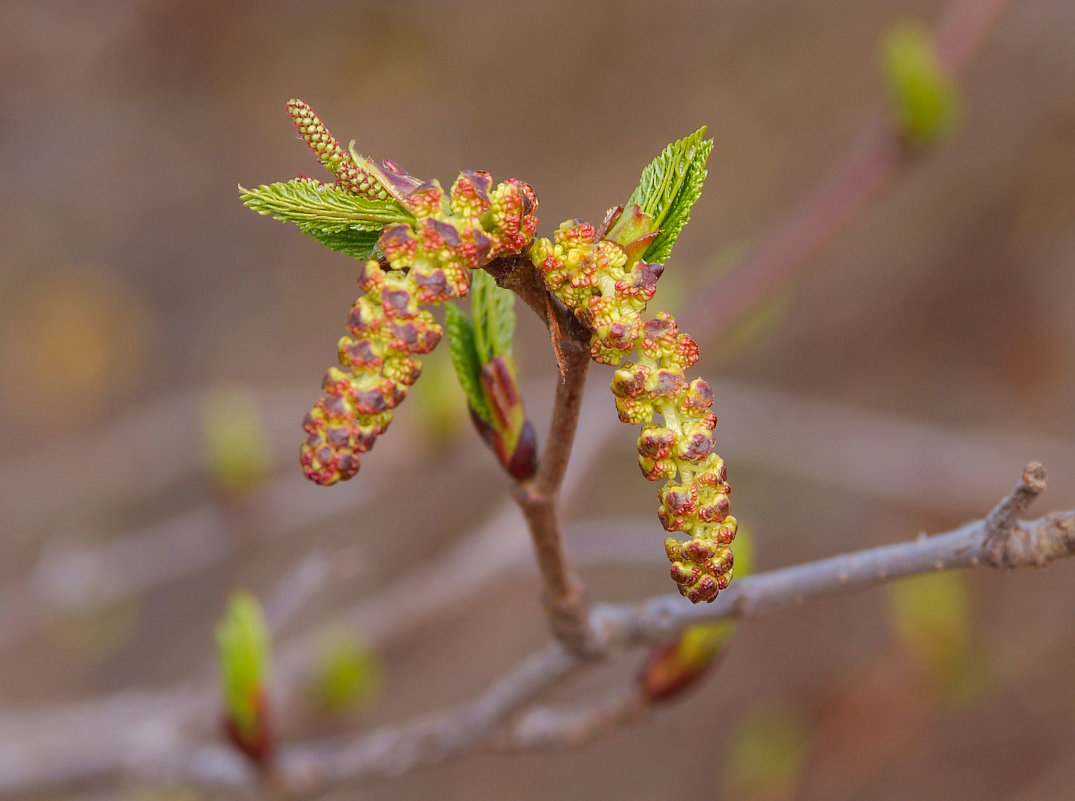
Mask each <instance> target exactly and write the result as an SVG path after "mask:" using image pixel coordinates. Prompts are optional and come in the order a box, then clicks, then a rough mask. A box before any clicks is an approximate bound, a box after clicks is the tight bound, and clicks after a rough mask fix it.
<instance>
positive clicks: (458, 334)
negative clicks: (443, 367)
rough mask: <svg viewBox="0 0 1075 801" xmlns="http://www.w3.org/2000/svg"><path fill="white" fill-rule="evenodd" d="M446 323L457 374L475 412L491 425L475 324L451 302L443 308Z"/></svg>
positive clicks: (490, 412)
mask: <svg viewBox="0 0 1075 801" xmlns="http://www.w3.org/2000/svg"><path fill="white" fill-rule="evenodd" d="M444 315H445V316H444V323H445V327H446V328H447V329H448V347H449V349H450V350H451V352H452V364H454V365H455V374H456V376H457V377H458V378H459V384H460V386H462V387H463V393H464V394H465V395H466V396H467V402H468V403H469V404H470V408H471V409H473V410H474V413H475V414H476V415H478V417H480V418H481V419H482V420H483V421H484V422H485V423H487V424H488V425H492V424H493V410H492V409H490V408H489V401H488V400H486V398H485V391H484V390H483V389H482V383H481V370H482V364H481V357H480V356H479V355H478V350H477V348H476V347H475V344H474V326H472V325H471V323H470V320H468V319H467V316H466V315H465V314H463V312H461V311H459V309H457V308H456V307H455V306H453V305H452V304H448V305H447V306H445V309H444Z"/></svg>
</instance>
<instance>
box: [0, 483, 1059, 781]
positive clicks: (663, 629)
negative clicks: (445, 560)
mask: <svg viewBox="0 0 1075 801" xmlns="http://www.w3.org/2000/svg"><path fill="white" fill-rule="evenodd" d="M1036 473H1037V471H1036V470H1034V469H1033V465H1032V466H1030V468H1028V470H1027V474H1028V475H1031V476H1034V475H1036ZM1033 482H1034V479H1033V478H1032V479H1031V481H1025V480H1024V481H1020V483H1019V485H1018V486H1017V487H1016V489H1015V491H1014V492H1013V493H1012V494H1011V495H1009V496H1008V498H1006V499H1005V500H1003V501H1002V502H1001V504H999V506H998V508H1000V507H1005V506H1006V505H1008V504H1011V503H1021V501H1020V500H1018V499H1019V498H1022V497H1024V496H1025V495H1026V487H1027V486H1028V485H1030V484H1031V483H1033ZM1002 530H1003V531H1006V532H1008V533H1009V534H1012V535H1017V536H1016V537H1014V538H1013V539H1010V540H1009V541H1010V543H1011V544H1010V546H1009V547H1008V548H1006V550H1005V552H1004V559H1003V561H1002V562H1001V563H1000V565H1002V566H1004V567H1019V566H1025V565H1031V566H1041V565H1044V564H1047V563H1049V562H1051V561H1054V560H1056V559H1062V558H1066V557H1070V556H1073V555H1075V511H1065V512H1057V513H1052V514H1049V515H1047V516H1045V517H1044V518H1042V519H1040V520H1037V521H1031V522H1022V523H1021V522H1019V521H1018V520H1013V521H1011V522H1010V524H1005V527H1004V528H1003V529H1002ZM1020 532H1021V533H1020ZM994 533H995V529H992V528H991V525H990V523H989V520H988V518H987V519H982V520H977V521H974V522H973V523H968V524H966V525H964V526H961V527H960V528H958V529H955V530H954V531H949V532H947V533H944V534H939V535H936V536H933V537H919V538H917V539H915V540H912V541H910V542H903V543H897V544H895V545H886V546H882V547H879V548H872V549H868V550H864V551H859V552H856V553H851V554H844V555H842V556H836V557H832V558H828V559H821V560H818V561H815V562H808V563H805V564H801V565H797V566H794V567H789V568H784V569H781V570H774V571H770V572H767V573H760V574H758V575H755V576H750V577H747V578H743V579H738V580H737V581H736V582H735V583H734V584H732V586H731V587H729V588H728V589H727V590H726V591H725V592H723V593H721V595H720V597H719V598H717V600H716V601H715V602H714V603H713V604H710V605H698V606H691V605H689V604H686V603H684V602H683V599H682V598H680V597H679V596H678V595H666V596H661V597H659V598H654V599H651V600H649V601H646V602H644V603H642V604H639V605H633V604H624V605H611V604H609V605H602V606H597V607H595V608H594V609H593V610H592V611H591V612H590V616H589V617H590V623H591V626H592V630H593V632H594V636H593V639H592V648H593V651H592V652H591V653H595V654H599V655H611V654H613V653H614V652H616V651H617V650H618V649H621V648H623V647H625V646H631V645H648V644H654V643H658V642H663V641H666V640H667V638H668V637H670V636H672V635H674V634H676V633H678V632H680V631H683V630H684V629H686V628H688V627H690V626H692V625H695V624H698V623H707V622H714V621H717V620H722V619H727V618H738V619H746V618H755V617H760V616H762V615H767V614H770V613H772V612H775V611H778V610H780V609H784V608H787V607H789V606H793V605H797V604H801V603H805V602H806V601H809V600H813V599H817V598H822V597H825V596H830V595H836V594H841V593H846V592H849V591H851V590H854V589H862V588H865V587H869V586H875V585H878V584H883V583H886V582H888V581H892V580H895V579H898V578H900V577H903V576H910V575H914V574H918V573H928V572H933V571H936V570H950V569H956V568H964V567H973V566H998V563H997V562H994V561H992V560H991V559H990V558H989V555H988V553H987V550H986V542H987V540H988V539H989V538H990V536H991V535H993V534H994ZM592 664H593V660H592V659H591V658H587V657H586V656H584V655H581V654H577V653H573V652H571V651H569V650H568V649H566V648H565V647H564V646H563V645H562V644H560V643H551V644H550V645H548V646H546V647H545V648H544V649H543V650H541V651H539V652H538V653H536V654H534V655H533V656H531V657H530V658H529V659H527V660H526V661H524V662H523V663H522V664H520V665H519V666H518V667H516V668H514V669H512V670H510V671H508V672H507V673H505V674H504V675H503V676H502V677H501V678H499V679H498V680H496V681H494V682H493V684H492V685H491V686H490V687H489V689H488V690H486V691H485V692H484V693H482V694H481V695H479V696H478V697H477V698H475V699H474V700H473V701H471V702H469V703H466V704H463V705H462V706H460V707H457V708H456V709H454V710H449V711H445V712H441V713H438V714H434V715H430V716H428V717H424V718H421V719H418V720H415V721H412V722H410V723H406V724H403V725H400V726H393V727H389V728H384V729H379V730H377V731H374V732H369V733H366V734H363V735H360V736H357V737H353V738H348V739H345V740H340V741H332V742H322V743H316V744H307V745H293V746H288V747H285V748H284V749H282V751H281V753H280V758H279V760H278V762H277V764H276V766H275V774H274V777H273V779H274V782H275V783H276V784H277V785H279V786H280V787H284V788H286V789H288V790H289V791H291V792H306V791H311V792H312V791H315V790H316V791H322V790H325V789H327V788H328V787H331V786H333V785H338V784H342V783H345V782H356V781H360V780H365V779H370V778H373V777H377V776H387V775H398V774H399V773H402V772H404V771H407V770H411V769H414V768H417V767H420V766H423V765H429V764H433V763H435V762H438V761H440V760H443V759H445V758H447V757H449V756H451V755H453V754H459V753H462V752H465V751H468V750H471V749H474V748H477V747H479V746H481V745H483V744H484V743H486V742H489V741H490V740H493V741H496V740H497V736H498V732H499V731H501V730H502V729H501V726H502V724H505V723H508V722H509V721H510V719H511V718H512V716H513V715H515V714H516V713H518V712H521V711H523V710H525V709H526V708H527V706H528V705H529V704H530V703H531V702H532V701H533V700H534V699H535V698H536V697H537V696H538V695H540V694H541V693H543V692H544V691H546V690H548V689H550V688H552V687H554V686H557V685H560V684H562V683H563V682H565V681H566V680H567V679H569V678H571V677H572V676H574V675H576V674H578V673H579V672H580V671H582V670H583V669H585V668H586V667H587V666H589V665H592ZM153 698H156V697H155V696H154V697H153ZM630 698H631V695H630V693H629V692H628V693H626V694H620V695H618V696H617V695H616V694H613V695H612V696H609V697H608V698H603V699H600V700H599V701H598V702H597V703H596V704H594V705H592V707H593V708H591V709H588V710H587V709H586V708H585V704H583V705H579V706H578V707H577V708H576V710H575V711H574V712H573V713H566V712H564V711H562V710H561V711H553V712H548V713H536V714H537V717H532V716H531V717H528V716H526V715H524V716H523V717H521V718H519V721H520V722H521V723H520V725H518V726H515V727H509V729H508V733H507V735H506V736H507V740H506V742H507V743H508V745H510V744H511V743H512V742H513V740H514V741H515V742H516V743H517V744H518V745H522V744H523V740H525V739H527V738H529V739H530V740H531V741H532V746H533V747H537V746H540V745H549V744H554V743H556V742H557V741H558V740H559V741H560V742H564V741H566V740H567V739H570V738H574V740H573V741H581V740H583V739H586V738H588V737H592V736H595V735H597V734H599V733H600V732H603V731H606V730H608V728H609V726H611V725H613V724H615V723H617V722H623V721H626V720H629V719H630V718H631V717H632V715H631V712H632V711H637V710H638V709H639V708H638V707H637V706H633V705H632V704H631V703H630V702H629V701H630ZM146 700H147V702H148V701H150V700H152V698H150V697H147V699H146ZM181 701H182V695H180V694H177V693H175V692H173V693H170V694H167V695H164V696H161V697H160V698H159V699H158V700H157V701H154V703H155V704H156V706H152V707H150V708H143V709H141V710H139V709H137V704H138V703H139V697H138V696H137V695H136V694H133V693H128V694H125V695H124V697H123V698H122V699H121V703H122V707H123V708H122V710H121V709H118V708H117V709H116V710H115V712H113V713H109V714H102V712H101V711H100V710H97V709H95V708H94V707H93V705H92V704H82V705H80V706H79V710H78V716H79V719H81V720H82V723H81V724H80V726H81V727H84V728H83V730H82V734H81V737H82V740H80V742H81V744H82V747H83V748H85V747H87V746H88V750H84V751H78V750H77V749H74V748H71V739H70V736H71V735H70V732H69V731H68V730H69V729H70V728H71V727H72V726H74V725H75V724H73V722H72V719H71V717H70V715H69V714H65V713H63V712H57V711H53V712H46V713H34V714H32V715H30V716H17V715H10V714H9V715H0V764H4V765H11V766H17V770H9V771H6V772H0V797H11V796H21V795H25V794H27V793H28V792H30V791H41V790H42V789H48V788H55V787H60V786H65V785H70V784H71V783H72V782H85V781H89V780H100V779H103V778H106V777H109V776H114V775H116V774H123V775H126V776H129V777H133V778H137V779H140V780H143V781H156V782H160V781H168V782H182V783H185V784H189V785H195V786H211V787H219V788H226V787H230V788H233V789H244V790H249V789H250V788H251V787H252V786H254V783H255V782H256V777H255V776H254V773H253V771H252V770H251V769H250V768H249V766H248V765H247V764H246V762H245V761H244V760H243V759H242V758H241V757H240V756H239V755H238V754H236V753H235V752H234V751H232V750H231V749H229V748H227V747H225V746H223V745H203V744H194V745H192V744H191V743H190V742H189V741H184V740H183V738H182V737H181V732H180V731H179V727H178V726H176V725H175V724H174V721H173V724H172V725H171V726H169V723H168V719H167V716H168V715H169V714H173V715H174V714H180V711H182V714H183V716H184V717H186V718H187V719H189V714H188V707H187V706H186V705H184V704H182V703H181ZM132 704H134V705H135V707H134V708H132V707H131V705H132ZM139 711H141V712H142V713H144V714H141V715H139V717H138V718H137V719H138V720H143V721H145V720H152V727H151V728H152V734H153V736H152V737H147V736H146V735H145V733H144V732H143V730H142V729H139V728H138V727H137V726H133V725H125V723H124V720H126V717H128V716H130V715H138V714H139ZM106 719H107V720H109V721H110V724H109V725H107V726H105V725H103V724H102V721H104V720H106ZM527 721H529V722H527ZM129 723H130V721H127V724H129ZM112 724H114V725H112ZM48 730H51V732H52V737H51V739H45V738H43V735H44V734H46V733H47V731H48ZM59 732H65V735H64V737H63V738H60V739H62V740H64V743H57V742H55V741H56V735H57V733H59ZM86 738H88V742H83V740H86ZM117 738H118V739H117ZM499 742H501V743H503V742H505V740H504V739H503V738H501V739H500V740H499ZM117 745H121V747H116V746H117ZM65 746H66V747H65ZM45 747H49V748H52V749H57V750H56V751H55V753H54V754H51V755H50V754H43V753H41V749H42V748H45ZM59 749H62V751H61V750H59ZM58 763H62V764H63V766H64V767H63V770H58V769H57V764H58Z"/></svg>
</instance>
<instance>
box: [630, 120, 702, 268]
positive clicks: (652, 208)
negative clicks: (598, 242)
mask: <svg viewBox="0 0 1075 801" xmlns="http://www.w3.org/2000/svg"><path fill="white" fill-rule="evenodd" d="M705 130H706V129H705V127H702V128H699V129H698V130H697V131H695V132H694V133H693V134H691V135H690V136H688V137H685V138H683V139H680V140H678V141H676V142H673V143H672V144H670V145H668V146H667V147H666V148H665V149H664V150H663V151H661V154H660V155H659V156H657V158H655V159H654V160H653V161H651V162H650V163H649V164H648V165H647V166H646V168H645V169H644V170H642V175H641V177H640V178H639V180H638V187H637V188H636V189H635V191H634V192H632V193H631V198H630V200H628V201H627V203H626V204H625V207H626V208H629V207H630V206H631V204H632V203H635V204H638V206H639V208H641V210H642V211H643V213H645V214H648V215H650V216H651V217H652V218H653V227H652V229H651V230H654V231H657V230H659V231H660V232H661V233H660V234H659V235H658V236H657V238H656V239H655V240H653V242H652V243H651V244H650V245H649V247H648V248H646V251H645V252H644V253H643V254H642V258H643V259H644V260H645V261H648V262H663V261H665V259H667V258H668V255H669V254H670V253H671V252H672V245H674V244H675V242H676V239H677V238H678V237H679V232H680V231H682V230H683V226H685V225H686V224H687V222H688V221H689V220H690V216H691V209H692V208H693V207H694V204H695V203H696V202H697V200H698V198H699V197H700V196H701V194H702V184H703V183H704V182H705V177H706V168H705V164H706V161H707V160H708V159H709V154H710V152H711V151H712V150H713V140H712V139H706V138H705ZM628 218H629V215H627V214H624V215H623V217H621V220H627V219H628ZM613 230H615V229H613ZM609 238H610V239H614V238H615V236H614V234H613V233H612V232H610V235H609Z"/></svg>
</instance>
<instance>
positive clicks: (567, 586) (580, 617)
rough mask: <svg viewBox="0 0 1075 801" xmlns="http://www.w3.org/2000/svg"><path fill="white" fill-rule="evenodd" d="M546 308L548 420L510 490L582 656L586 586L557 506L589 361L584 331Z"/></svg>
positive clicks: (555, 616) (550, 606)
mask: <svg viewBox="0 0 1075 801" xmlns="http://www.w3.org/2000/svg"><path fill="white" fill-rule="evenodd" d="M548 310H549V315H550V323H551V324H550V326H549V328H550V331H551V333H552V337H553V347H554V349H555V351H556V353H557V357H558V359H559V361H560V377H561V380H560V383H559V384H558V385H557V387H556V399H555V402H554V405H553V410H552V422H551V423H550V424H549V435H548V439H547V440H546V443H545V450H544V452H543V454H542V456H541V462H540V464H539V466H538V470H537V473H536V474H535V475H534V476H533V478H531V479H529V480H527V481H524V482H522V483H520V484H518V485H516V487H515V490H514V492H513V494H514V496H515V500H516V502H517V503H518V504H519V507H520V508H521V509H522V510H523V514H524V515H525V516H526V522H527V526H528V528H529V530H530V537H531V539H532V540H533V543H534V551H535V553H536V556H537V562H538V571H539V572H540V574H541V580H542V584H543V585H544V604H545V611H546V614H547V615H548V616H549V624H550V626H551V627H552V631H553V633H554V634H555V635H556V637H557V638H558V639H559V640H560V641H561V642H562V643H563V644H564V645H565V646H566V647H567V648H569V649H570V650H571V651H572V652H573V653H575V654H576V655H578V656H585V655H588V654H590V653H592V652H593V635H592V632H591V631H590V627H589V618H588V615H587V610H586V598H585V592H584V589H583V586H582V583H581V582H580V581H579V579H578V578H577V577H576V576H575V574H574V573H573V572H572V570H571V568H570V566H569V564H568V561H567V555H566V553H565V552H564V538H563V531H562V529H561V526H560V518H559V515H558V511H557V506H558V501H559V494H560V486H561V484H562V483H563V480H564V473H565V472H566V471H567V463H568V459H569V457H570V455H571V448H572V445H573V443H574V441H575V429H576V428H577V426H578V422H579V407H580V406H581V405H582V394H583V388H584V386H585V384H586V372H587V370H588V369H589V366H590V348H589V337H588V336H586V333H585V332H584V331H582V330H581V329H579V327H578V325H577V323H576V322H575V319H574V317H573V316H570V315H569V313H567V312H566V311H565V310H563V309H560V308H557V307H553V306H551V305H550V306H548Z"/></svg>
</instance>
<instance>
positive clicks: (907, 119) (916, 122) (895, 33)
mask: <svg viewBox="0 0 1075 801" xmlns="http://www.w3.org/2000/svg"><path fill="white" fill-rule="evenodd" d="M882 61H883V66H884V74H885V81H886V83H887V84H888V97H889V102H890V104H891V105H892V108H893V112H894V113H895V115H896V119H897V121H898V124H899V126H900V131H901V133H902V134H903V136H904V137H905V138H906V139H907V140H908V141H910V142H911V143H913V144H916V145H929V144H933V143H934V142H936V141H938V140H939V139H941V138H942V137H943V136H944V135H945V134H947V133H948V132H949V131H951V130H952V127H953V126H954V124H955V120H956V112H957V105H958V93H957V90H956V87H955V84H954V83H953V82H952V80H951V79H950V78H949V77H948V75H946V74H945V71H944V68H943V67H942V66H941V64H940V62H939V61H938V60H937V56H936V54H935V53H934V52H933V45H932V43H931V42H930V37H929V33H928V32H927V31H926V29H925V28H924V27H922V25H920V24H918V23H917V22H904V23H901V24H899V25H896V26H895V27H893V28H892V29H891V30H890V31H889V32H888V34H887V35H886V36H885V42H884V48H883V53H882Z"/></svg>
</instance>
